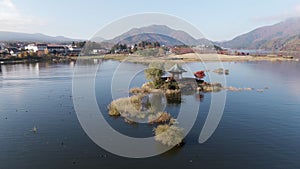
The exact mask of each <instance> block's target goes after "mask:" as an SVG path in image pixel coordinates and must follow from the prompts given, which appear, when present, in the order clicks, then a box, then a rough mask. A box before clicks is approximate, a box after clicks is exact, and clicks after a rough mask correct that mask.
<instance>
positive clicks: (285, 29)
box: [0, 18, 300, 51]
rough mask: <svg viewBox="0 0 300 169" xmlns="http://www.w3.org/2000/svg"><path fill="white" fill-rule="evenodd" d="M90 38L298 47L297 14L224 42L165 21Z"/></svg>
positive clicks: (12, 36) (9, 36) (19, 37)
mask: <svg viewBox="0 0 300 169" xmlns="http://www.w3.org/2000/svg"><path fill="white" fill-rule="evenodd" d="M0 41H29V42H72V41H78V40H76V39H71V38H67V37H63V36H57V37H52V36H47V35H44V34H39V33H37V34H28V33H17V32H3V31H0ZM91 41H96V42H102V43H106V44H116V43H126V44H136V43H139V42H141V41H151V42H154V41H155V42H159V43H161V44H163V45H171V46H173V45H181V44H185V45H203V44H204V45H212V44H216V45H218V46H221V47H224V48H232V49H264V50H285V51H287V50H293V51H299V50H300V18H290V19H287V20H285V21H282V22H280V23H277V24H274V25H270V26H264V27H260V28H257V29H255V30H253V31H250V32H249V33H246V34H243V35H240V36H237V37H236V38H234V39H232V40H229V41H225V42H212V41H210V40H208V39H205V38H203V39H195V38H194V37H192V36H191V35H189V34H188V33H186V32H184V31H182V30H174V29H172V28H170V27H168V26H165V25H150V26H146V27H141V28H133V29H131V30H129V31H128V32H126V33H124V34H122V35H119V36H117V37H115V38H113V39H110V40H105V39H103V38H102V37H94V38H92V39H91Z"/></svg>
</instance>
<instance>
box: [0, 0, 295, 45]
mask: <svg viewBox="0 0 300 169" xmlns="http://www.w3.org/2000/svg"><path fill="white" fill-rule="evenodd" d="M143 12H161V13H165V14H171V15H173V16H177V17H179V18H182V19H184V20H186V21H188V22H189V23H191V24H193V25H194V26H195V27H196V28H198V29H199V30H200V31H201V32H202V34H203V35H204V36H205V37H206V38H208V39H211V40H218V41H222V40H229V39H232V38H234V37H235V36H237V35H240V34H242V33H246V32H248V31H250V30H253V29H255V28H257V27H260V26H264V25H270V24H274V23H277V22H279V21H282V20H284V19H286V18H289V17H295V16H300V1H299V0H284V1H283V0H262V1H253V0H244V1H242V0H226V1H225V0H223V1H222V0H219V1H217V0H210V1H201V0H185V1H183V0H172V1H167V0H165V1H162V0H152V1H141V0H139V1H138V0H127V1H121V0H106V1H104V0H85V1H82V0H72V1H70V0H51V1H46V0H39V1H38V0H0V30H2V31H18V32H29V33H37V32H39V33H44V34H47V35H54V36H59V35H62V36H67V37H72V38H91V37H92V36H93V35H94V34H95V33H96V32H97V31H98V30H99V29H100V28H102V27H103V26H105V25H106V24H108V23H110V22H112V21H114V20H117V19H118V18H121V17H124V16H128V15H132V14H136V13H143Z"/></svg>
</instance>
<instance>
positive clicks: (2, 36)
mask: <svg viewBox="0 0 300 169" xmlns="http://www.w3.org/2000/svg"><path fill="white" fill-rule="evenodd" d="M0 41H2V42H3V41H26V42H71V41H78V39H71V38H67V37H64V36H55V37H54V36H48V35H44V34H41V33H33V34H31V33H19V32H6V31H0Z"/></svg>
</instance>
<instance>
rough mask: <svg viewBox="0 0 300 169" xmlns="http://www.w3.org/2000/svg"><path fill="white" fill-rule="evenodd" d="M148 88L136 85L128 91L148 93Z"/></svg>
mask: <svg viewBox="0 0 300 169" xmlns="http://www.w3.org/2000/svg"><path fill="white" fill-rule="evenodd" d="M150 91H151V90H150V89H149V88H146V87H142V88H139V87H136V88H132V89H130V91H129V92H130V93H131V94H135V95H137V94H149V93H150Z"/></svg>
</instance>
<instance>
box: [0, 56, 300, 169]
mask: <svg viewBox="0 0 300 169" xmlns="http://www.w3.org/2000/svg"><path fill="white" fill-rule="evenodd" d="M93 62H94V63H95V64H99V70H98V74H97V76H96V81H95V82H96V86H97V88H96V95H97V101H98V104H99V108H100V110H101V111H102V113H103V115H104V117H105V119H106V120H107V121H108V122H109V123H110V124H111V125H112V127H113V128H114V129H116V130H118V131H120V132H121V133H124V134H127V135H130V136H136V137H149V136H151V135H152V127H153V126H149V125H147V124H137V125H129V124H126V123H125V122H124V120H123V119H122V118H118V119H115V118H112V117H109V116H108V114H107V105H108V104H109V103H110V102H111V101H112V96H111V90H110V86H111V79H112V76H113V73H114V70H115V69H116V67H117V66H118V65H119V62H117V61H97V60H95V61H93ZM207 64H213V63H207ZM123 65H124V66H125V68H126V69H124V70H128V71H122V72H121V75H120V78H126V77H130V73H131V71H130V70H135V69H137V70H139V69H143V68H146V67H147V66H146V65H142V64H134V63H124V64H123ZM201 65H202V64H201V63H188V64H187V65H185V66H186V67H188V68H189V69H191V70H192V71H197V70H199V69H200V68H201ZM224 67H225V68H226V69H229V70H230V74H229V75H228V76H226V81H227V86H235V87H251V88H254V89H255V90H252V91H241V92H230V91H228V92H227V98H226V105H225V109H224V113H223V117H222V119H221V121H220V124H219V126H218V128H217V129H216V131H215V132H214V134H213V135H212V137H211V138H210V139H209V140H208V141H206V142H205V143H204V144H199V143H198V137H199V133H200V132H201V129H202V128H203V125H204V122H205V120H206V117H207V114H208V113H207V112H208V110H209V106H210V104H211V94H210V93H205V94H203V95H201V96H200V95H199V93H194V94H191V95H186V96H183V100H184V101H185V102H189V101H191V100H193V101H195V100H196V101H198V102H200V109H199V113H198V116H197V119H196V124H195V125H194V126H193V128H192V130H191V131H190V133H189V134H188V135H187V137H186V138H185V139H184V141H185V144H184V146H183V147H181V148H175V149H172V150H170V151H168V152H166V153H164V154H162V155H159V156H156V157H151V158H146V159H129V158H123V157H119V156H116V155H113V154H111V153H109V152H107V151H105V150H103V149H102V148H100V147H99V146H97V145H96V144H95V143H94V142H93V141H92V140H91V139H90V138H89V137H88V136H87V135H86V134H85V132H84V130H83V129H82V128H81V126H80V123H79V121H78V119H77V116H76V113H75V110H74V105H73V98H72V76H73V71H74V63H70V64H49V63H36V64H16V65H1V72H0V169H13V168H23V169H26V168H28V169H34V168H43V169H48V168H49V169H54V168H55V169H57V168H104V169H110V168H111V169H114V168H154V167H155V168H171V167H172V168H197V169H198V168H249V169H250V168H300V161H299V159H300V104H299V103H300V87H299V84H300V78H299V71H300V63H299V62H238V63H235V62H229V63H224ZM186 76H188V74H186ZM145 81H146V79H145V77H144V74H143V73H142V72H140V73H137V74H136V76H134V78H133V79H132V81H131V84H130V86H131V87H134V86H140V85H141V84H143V83H144V82H145ZM257 89H263V92H257ZM117 93H118V94H120V96H121V95H126V94H127V93H125V92H124V91H123V90H122V89H120V91H118V92H117ZM200 97H201V98H202V99H201V101H200V99H199V98H200ZM179 108H180V105H166V110H167V111H168V112H170V113H171V114H176V113H177V112H178V109H179ZM34 127H36V128H37V133H34V132H33V131H32V129H33V128H34ZM120 144H122V142H120Z"/></svg>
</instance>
